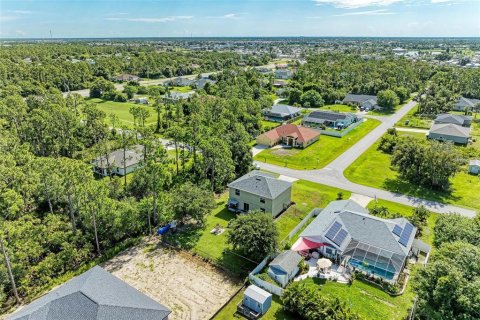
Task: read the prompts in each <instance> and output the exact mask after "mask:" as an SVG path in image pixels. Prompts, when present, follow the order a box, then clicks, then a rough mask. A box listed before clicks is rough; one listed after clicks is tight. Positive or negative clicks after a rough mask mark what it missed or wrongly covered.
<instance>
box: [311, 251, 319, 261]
mask: <svg viewBox="0 0 480 320" xmlns="http://www.w3.org/2000/svg"><path fill="white" fill-rule="evenodd" d="M319 257H320V254H319V253H318V252H317V251H314V252H312V258H314V259H318V258H319Z"/></svg>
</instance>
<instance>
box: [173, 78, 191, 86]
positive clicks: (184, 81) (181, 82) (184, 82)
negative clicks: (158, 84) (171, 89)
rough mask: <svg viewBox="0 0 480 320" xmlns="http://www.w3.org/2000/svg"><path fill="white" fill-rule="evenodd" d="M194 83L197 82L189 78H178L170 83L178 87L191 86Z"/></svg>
mask: <svg viewBox="0 0 480 320" xmlns="http://www.w3.org/2000/svg"><path fill="white" fill-rule="evenodd" d="M194 83H195V80H192V79H190V78H187V77H176V78H175V79H173V80H172V81H171V82H170V84H171V85H172V86H178V87H186V86H191V85H192V84H194Z"/></svg>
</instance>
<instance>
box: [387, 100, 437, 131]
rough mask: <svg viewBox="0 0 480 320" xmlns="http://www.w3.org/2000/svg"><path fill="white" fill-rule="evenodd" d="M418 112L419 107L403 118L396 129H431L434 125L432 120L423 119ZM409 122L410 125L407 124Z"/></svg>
mask: <svg viewBox="0 0 480 320" xmlns="http://www.w3.org/2000/svg"><path fill="white" fill-rule="evenodd" d="M417 110H418V106H416V107H414V108H413V109H412V110H410V111H409V112H408V113H407V114H406V115H404V116H403V118H402V119H400V121H398V122H397V123H396V124H395V126H396V127H407V128H419V129H430V127H431V125H432V119H428V118H421V117H419V116H417V115H415V113H416V112H417ZM407 121H408V124H407Z"/></svg>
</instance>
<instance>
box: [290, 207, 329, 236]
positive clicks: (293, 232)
mask: <svg viewBox="0 0 480 320" xmlns="http://www.w3.org/2000/svg"><path fill="white" fill-rule="evenodd" d="M320 212H322V209H318V208H315V209H313V210H312V211H310V213H309V214H307V216H306V217H305V218H303V219H302V221H300V223H299V224H297V226H296V227H295V228H293V229H292V231H290V233H289V234H288V239H292V238H293V237H294V236H295V235H296V234H297V232H298V231H300V229H301V228H302V227H303V226H304V225H305V224H306V223H307V222H308V221H309V220H310V218H312V217H316V216H318V214H319V213H320Z"/></svg>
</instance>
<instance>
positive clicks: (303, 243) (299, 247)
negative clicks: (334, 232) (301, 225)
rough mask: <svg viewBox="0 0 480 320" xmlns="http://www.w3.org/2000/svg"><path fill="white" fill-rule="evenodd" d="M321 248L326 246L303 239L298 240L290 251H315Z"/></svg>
mask: <svg viewBox="0 0 480 320" xmlns="http://www.w3.org/2000/svg"><path fill="white" fill-rule="evenodd" d="M323 246H326V244H325V243H322V242H315V241H311V240H308V239H305V238H298V240H297V241H296V242H295V243H294V244H293V246H292V250H293V251H304V250H309V249H315V248H319V247H323Z"/></svg>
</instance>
